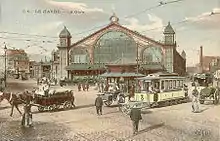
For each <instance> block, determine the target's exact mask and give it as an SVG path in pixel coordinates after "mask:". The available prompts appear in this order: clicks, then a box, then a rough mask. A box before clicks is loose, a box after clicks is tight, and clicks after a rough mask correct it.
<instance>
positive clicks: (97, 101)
mask: <svg viewBox="0 0 220 141" xmlns="http://www.w3.org/2000/svg"><path fill="white" fill-rule="evenodd" d="M95 106H96V112H97V115H102V106H103V100H102V97H101V95H100V94H98V97H97V98H96V99H95Z"/></svg>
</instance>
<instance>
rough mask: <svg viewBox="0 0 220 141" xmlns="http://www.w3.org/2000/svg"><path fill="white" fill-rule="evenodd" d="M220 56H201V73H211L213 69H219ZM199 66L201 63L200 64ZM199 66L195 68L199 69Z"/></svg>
mask: <svg viewBox="0 0 220 141" xmlns="http://www.w3.org/2000/svg"><path fill="white" fill-rule="evenodd" d="M219 60H220V56H203V57H202V70H203V72H210V71H213V70H212V69H214V67H219V65H220V63H219ZM200 64H201V63H200ZM200 64H198V65H197V67H201V66H200Z"/></svg>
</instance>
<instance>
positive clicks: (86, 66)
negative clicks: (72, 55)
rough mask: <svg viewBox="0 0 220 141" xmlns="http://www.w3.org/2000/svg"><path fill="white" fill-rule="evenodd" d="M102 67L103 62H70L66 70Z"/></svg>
mask: <svg viewBox="0 0 220 141" xmlns="http://www.w3.org/2000/svg"><path fill="white" fill-rule="evenodd" d="M98 69H104V66H103V64H71V65H69V66H67V67H66V70H98Z"/></svg>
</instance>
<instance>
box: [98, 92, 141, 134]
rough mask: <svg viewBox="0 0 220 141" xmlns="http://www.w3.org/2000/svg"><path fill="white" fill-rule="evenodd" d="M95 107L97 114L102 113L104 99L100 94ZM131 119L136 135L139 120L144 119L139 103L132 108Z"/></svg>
mask: <svg viewBox="0 0 220 141" xmlns="http://www.w3.org/2000/svg"><path fill="white" fill-rule="evenodd" d="M95 107H96V112H97V115H99V116H100V115H102V107H103V99H102V97H101V95H100V94H98V96H97V98H96V99H95ZM130 119H131V121H132V125H133V134H134V135H136V134H137V133H138V126H139V121H140V120H142V116H141V109H140V108H138V106H137V105H134V107H133V108H132V109H131V112H130Z"/></svg>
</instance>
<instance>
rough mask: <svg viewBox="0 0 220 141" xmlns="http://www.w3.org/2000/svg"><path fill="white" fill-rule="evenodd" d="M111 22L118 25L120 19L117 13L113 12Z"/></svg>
mask: <svg viewBox="0 0 220 141" xmlns="http://www.w3.org/2000/svg"><path fill="white" fill-rule="evenodd" d="M110 21H111V22H112V23H118V21H119V18H118V17H117V16H116V14H115V12H113V15H112V16H111V17H110Z"/></svg>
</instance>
